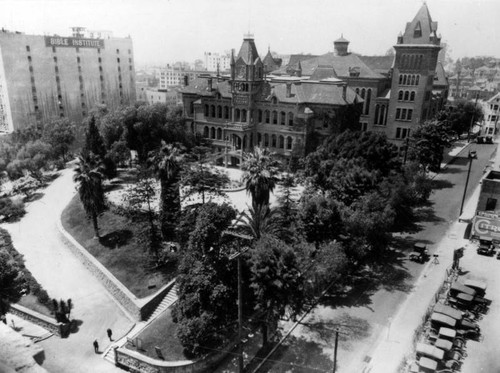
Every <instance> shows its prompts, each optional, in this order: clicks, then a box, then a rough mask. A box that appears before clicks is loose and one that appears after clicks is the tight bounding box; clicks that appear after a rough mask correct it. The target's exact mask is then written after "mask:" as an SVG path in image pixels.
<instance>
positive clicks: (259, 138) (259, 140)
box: [257, 132, 262, 146]
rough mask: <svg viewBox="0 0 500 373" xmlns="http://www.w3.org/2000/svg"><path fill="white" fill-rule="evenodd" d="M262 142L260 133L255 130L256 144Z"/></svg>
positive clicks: (259, 144)
mask: <svg viewBox="0 0 500 373" xmlns="http://www.w3.org/2000/svg"><path fill="white" fill-rule="evenodd" d="M261 142H262V134H261V133H260V132H257V145H258V146H261Z"/></svg>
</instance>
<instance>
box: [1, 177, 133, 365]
mask: <svg viewBox="0 0 500 373" xmlns="http://www.w3.org/2000/svg"><path fill="white" fill-rule="evenodd" d="M72 177H73V170H72V169H65V170H63V171H61V174H60V176H59V177H58V178H57V179H56V180H54V181H53V182H52V183H51V184H50V185H49V186H48V187H47V188H46V189H45V190H43V191H42V193H43V196H42V198H40V199H38V200H36V201H34V202H31V203H30V204H29V205H28V206H27V207H26V210H27V213H26V215H25V216H24V217H23V218H22V219H21V221H19V222H17V223H11V224H3V225H2V227H3V228H4V229H6V230H7V231H8V232H9V233H10V235H11V237H12V241H13V243H14V246H15V248H16V249H17V251H19V252H20V253H22V254H23V255H24V258H25V261H26V267H27V268H28V269H29V270H30V271H31V272H32V273H33V275H34V276H35V278H36V279H37V280H38V282H39V283H40V284H41V285H42V286H43V287H44V288H45V290H47V292H48V293H49V296H50V297H52V298H56V299H64V300H67V299H68V298H71V299H72V301H73V304H74V310H73V311H72V313H71V317H72V318H73V319H75V320H78V324H79V326H78V330H77V331H76V332H75V333H72V334H70V335H69V337H68V338H65V339H61V338H59V337H56V336H53V337H51V338H49V339H47V340H45V341H42V342H40V344H41V345H42V347H43V348H44V350H45V357H46V358H45V361H44V363H43V367H44V368H46V369H47V370H48V371H50V372H52V373H58V372H61V373H62V372H72V373H73V372H74V373H80V372H81V373H84V372H85V373H87V372H96V373H100V372H122V370H120V369H118V368H116V367H114V366H113V365H111V364H110V363H108V362H107V361H105V360H103V359H102V358H101V355H97V354H95V353H94V350H93V347H92V342H93V341H94V340H95V339H97V340H98V342H99V345H100V350H101V351H104V349H105V348H106V347H107V346H108V345H109V344H110V342H109V340H108V338H107V336H106V330H107V329H108V328H111V329H112V331H113V336H114V337H115V338H119V337H122V336H123V335H124V334H126V332H127V331H128V330H129V329H130V328H131V327H132V326H133V325H134V323H133V321H131V319H130V318H129V317H128V316H127V315H126V314H125V313H124V312H123V311H122V310H121V308H120V307H119V306H118V305H117V304H116V303H115V301H114V300H113V298H112V297H111V295H110V294H109V293H108V292H107V290H106V289H105V288H104V287H103V286H102V285H101V283H100V282H99V281H98V280H97V279H95V278H94V277H93V275H92V274H91V273H90V272H89V271H88V270H87V269H86V268H85V267H84V266H83V265H82V264H81V263H80V262H79V261H78V260H77V258H76V257H75V256H74V255H73V254H72V252H71V251H70V249H69V248H68V247H67V246H66V243H65V242H63V241H62V240H61V238H60V234H59V232H58V228H57V226H56V223H57V221H58V220H59V219H60V217H61V213H62V211H63V209H64V208H65V207H66V205H67V204H68V203H69V202H70V200H71V198H73V196H74V195H75V193H76V189H75V185H74V183H73V180H72Z"/></svg>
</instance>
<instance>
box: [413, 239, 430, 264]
mask: <svg viewBox="0 0 500 373" xmlns="http://www.w3.org/2000/svg"><path fill="white" fill-rule="evenodd" d="M428 259H429V251H428V250H427V246H426V245H424V244H422V243H416V244H415V245H413V251H412V252H411V253H410V260H413V261H414V262H418V263H424V262H426V261H427V260H428Z"/></svg>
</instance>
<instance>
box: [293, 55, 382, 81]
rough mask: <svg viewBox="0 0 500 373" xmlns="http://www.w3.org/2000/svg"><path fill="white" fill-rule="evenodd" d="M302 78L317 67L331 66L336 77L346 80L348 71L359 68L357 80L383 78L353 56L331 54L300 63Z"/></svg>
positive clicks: (311, 73)
mask: <svg viewBox="0 0 500 373" xmlns="http://www.w3.org/2000/svg"><path fill="white" fill-rule="evenodd" d="M301 64H302V76H311V75H313V73H314V71H315V70H316V69H317V68H318V67H319V66H325V65H329V66H332V67H333V69H334V70H335V72H336V73H337V75H338V77H341V78H348V77H349V69H350V68H351V69H352V68H354V67H357V68H359V78H377V79H382V78H384V77H383V76H382V75H381V74H379V73H377V72H375V71H373V70H372V69H370V68H369V67H368V66H367V65H366V64H365V63H364V62H363V60H362V59H361V58H360V57H359V56H358V55H355V54H348V55H346V56H335V55H334V54H333V53H326V54H323V55H322V56H319V57H316V58H312V59H309V60H307V61H302V63H301Z"/></svg>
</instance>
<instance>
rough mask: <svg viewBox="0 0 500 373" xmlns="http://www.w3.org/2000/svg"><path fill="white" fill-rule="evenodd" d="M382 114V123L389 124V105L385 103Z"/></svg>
mask: <svg viewBox="0 0 500 373" xmlns="http://www.w3.org/2000/svg"><path fill="white" fill-rule="evenodd" d="M380 116H381V118H382V122H381V124H382V125H384V126H385V125H386V124H387V107H386V106H385V105H382V110H381V114H380Z"/></svg>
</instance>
